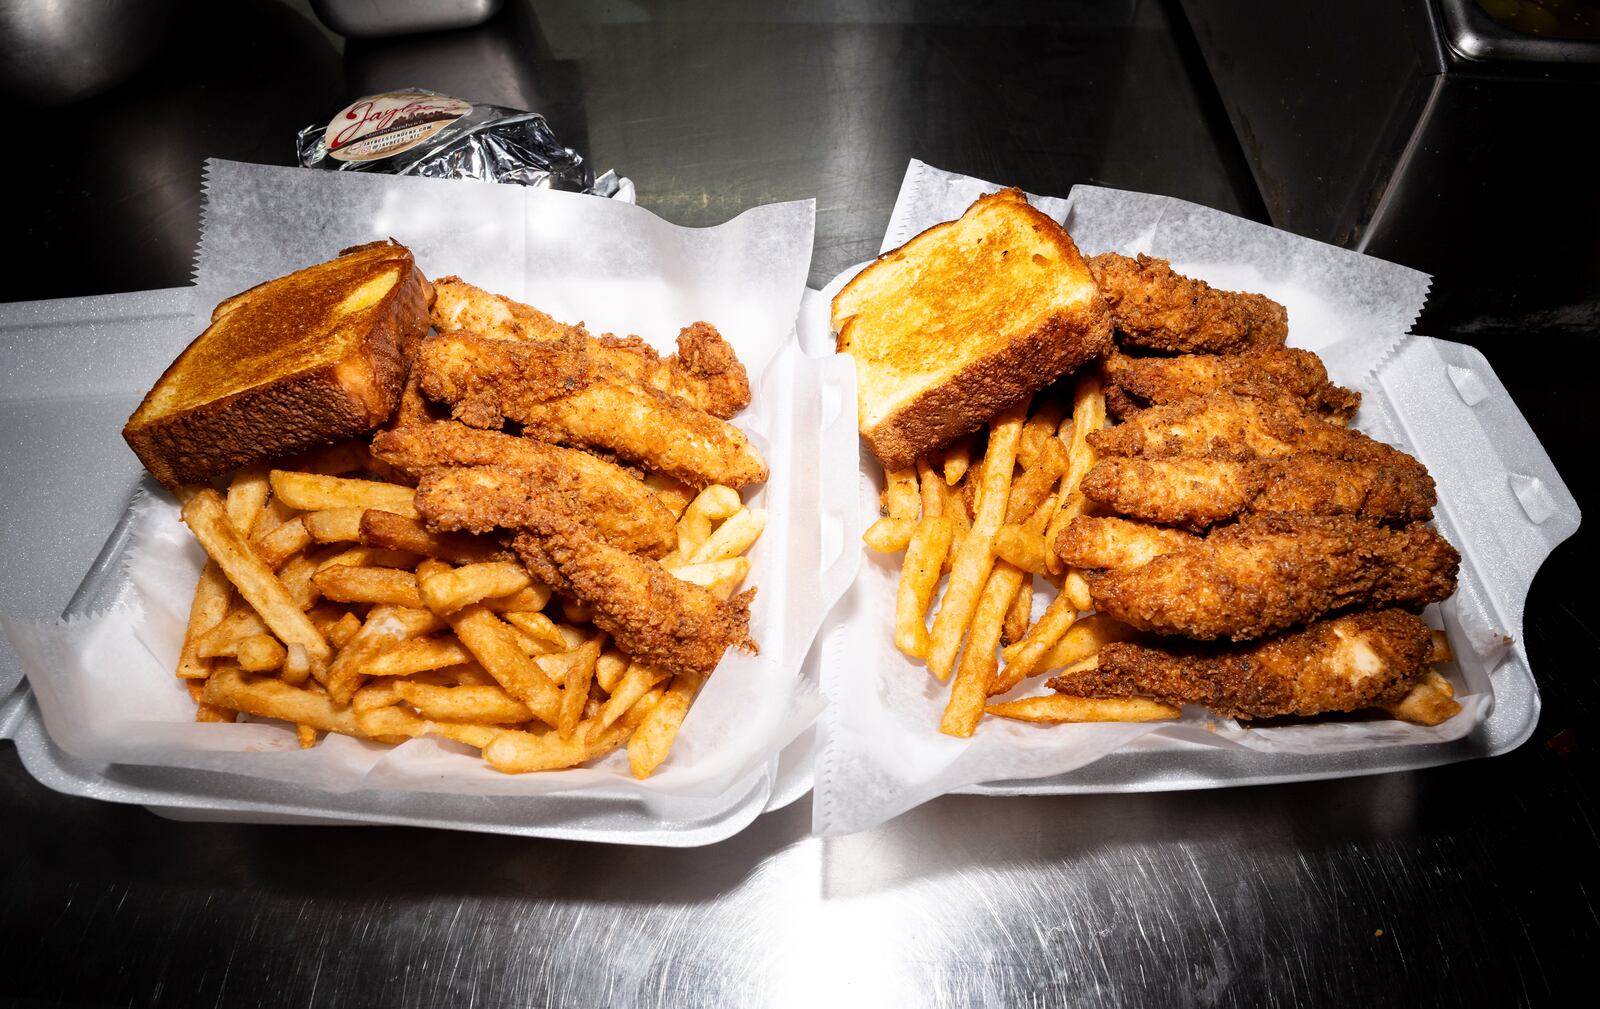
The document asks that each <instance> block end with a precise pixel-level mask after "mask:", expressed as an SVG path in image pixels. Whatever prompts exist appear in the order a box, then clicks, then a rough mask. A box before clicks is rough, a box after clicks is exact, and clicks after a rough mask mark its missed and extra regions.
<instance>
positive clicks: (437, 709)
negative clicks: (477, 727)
mask: <svg viewBox="0 0 1600 1009" xmlns="http://www.w3.org/2000/svg"><path fill="white" fill-rule="evenodd" d="M394 689H395V693H396V694H398V695H399V696H400V698H401V700H404V701H405V702H406V703H407V704H410V705H411V706H412V707H414V708H416V709H417V710H418V711H419V712H421V713H422V717H424V718H427V719H429V720H432V721H439V722H486V723H488V724H490V725H511V724H517V723H521V722H526V721H527V720H528V719H530V718H532V717H533V712H531V711H529V710H528V706H527V705H526V704H523V703H522V702H521V701H519V700H517V699H516V698H515V697H512V696H511V695H510V694H508V693H506V692H505V691H504V690H502V689H501V688H499V687H492V686H491V687H440V686H435V685H433V684H431V683H416V682H412V681H409V680H398V681H396V682H395V684H394Z"/></svg>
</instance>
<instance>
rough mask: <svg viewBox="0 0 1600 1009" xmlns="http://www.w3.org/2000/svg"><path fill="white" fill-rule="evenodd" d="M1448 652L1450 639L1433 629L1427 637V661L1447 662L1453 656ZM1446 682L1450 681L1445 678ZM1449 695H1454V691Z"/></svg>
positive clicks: (1442, 632)
mask: <svg viewBox="0 0 1600 1009" xmlns="http://www.w3.org/2000/svg"><path fill="white" fill-rule="evenodd" d="M1454 657H1455V656H1453V655H1452V654H1451V653H1450V639H1449V638H1447V637H1445V635H1444V631H1434V632H1433V633H1432V634H1431V635H1429V637H1428V661H1429V662H1430V663H1434V664H1437V663H1440V662H1449V661H1450V660H1451V659H1452V658H1454ZM1445 682H1446V684H1448V683H1449V682H1450V681H1448V680H1446V681H1445ZM1451 696H1452V697H1453V696H1455V695H1454V692H1452V693H1451Z"/></svg>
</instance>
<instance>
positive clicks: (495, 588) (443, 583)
mask: <svg viewBox="0 0 1600 1009" xmlns="http://www.w3.org/2000/svg"><path fill="white" fill-rule="evenodd" d="M530 585H532V579H530V578H529V577H528V572H526V571H524V570H523V569H522V566H521V565H519V564H512V563H511V562H509V561H488V562H485V563H481V564H465V565H462V566H461V567H459V568H455V569H454V570H452V571H445V572H441V573H439V574H436V575H434V576H432V577H430V578H425V579H423V580H422V581H421V583H420V587H421V591H422V600H423V602H424V603H426V604H427V606H428V608H429V609H430V610H432V611H433V612H435V613H437V614H439V615H440V616H445V615H447V614H450V613H454V612H455V611H456V610H459V609H460V608H461V607H463V606H467V605H470V604H472V603H476V602H482V601H483V600H485V599H490V598H494V597H499V596H509V595H511V594H513V593H515V592H520V591H521V590H523V589H525V588H528V587H529V586H530Z"/></svg>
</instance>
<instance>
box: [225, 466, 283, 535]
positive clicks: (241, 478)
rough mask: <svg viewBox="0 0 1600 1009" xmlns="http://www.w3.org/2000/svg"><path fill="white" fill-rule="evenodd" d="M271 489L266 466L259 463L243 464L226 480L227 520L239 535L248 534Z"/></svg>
mask: <svg viewBox="0 0 1600 1009" xmlns="http://www.w3.org/2000/svg"><path fill="white" fill-rule="evenodd" d="M271 491H272V486H271V485H270V484H268V483H267V468H266V467H265V466H261V465H257V466H245V467H244V468H242V469H240V470H238V471H237V472H235V473H234V474H233V478H232V479H231V480H229V481H228V496H227V498H226V503H227V507H228V521H229V522H232V523H233V528H234V531H235V532H237V533H238V534H239V535H240V536H246V537H248V536H249V535H250V530H251V528H253V527H254V526H255V524H256V517H257V516H259V515H260V514H261V509H262V508H264V507H265V506H266V503H267V495H268V494H270V493H271Z"/></svg>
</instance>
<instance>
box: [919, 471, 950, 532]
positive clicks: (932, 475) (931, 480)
mask: <svg viewBox="0 0 1600 1009" xmlns="http://www.w3.org/2000/svg"><path fill="white" fill-rule="evenodd" d="M917 494H918V496H919V497H920V498H921V502H922V504H921V507H922V518H937V517H939V516H940V515H943V514H944V483H943V477H942V476H941V475H940V474H939V473H938V472H936V471H935V470H934V468H933V466H932V464H930V463H929V462H928V460H926V459H918V460H917Z"/></svg>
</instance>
